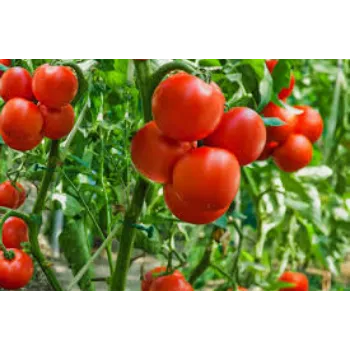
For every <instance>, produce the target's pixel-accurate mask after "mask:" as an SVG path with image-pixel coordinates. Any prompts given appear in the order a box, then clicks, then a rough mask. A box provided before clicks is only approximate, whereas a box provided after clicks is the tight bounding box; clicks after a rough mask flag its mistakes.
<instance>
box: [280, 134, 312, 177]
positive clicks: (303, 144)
mask: <svg viewBox="0 0 350 350" xmlns="http://www.w3.org/2000/svg"><path fill="white" fill-rule="evenodd" d="M312 153H313V148H312V143H311V142H310V141H309V140H308V139H307V138H306V137H305V136H304V135H298V134H293V135H291V136H289V138H288V139H287V141H286V142H285V143H284V144H283V145H281V146H279V147H277V148H276V150H275V151H274V152H273V159H274V161H275V163H276V165H277V166H278V167H279V168H280V169H281V170H283V171H285V172H290V173H291V172H294V171H297V170H300V169H302V168H305V167H306V166H307V165H308V164H309V163H310V162H311V160H312Z"/></svg>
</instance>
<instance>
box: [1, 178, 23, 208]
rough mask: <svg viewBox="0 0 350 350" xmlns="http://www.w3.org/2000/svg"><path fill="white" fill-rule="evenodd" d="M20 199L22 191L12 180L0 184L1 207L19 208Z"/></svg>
mask: <svg viewBox="0 0 350 350" xmlns="http://www.w3.org/2000/svg"><path fill="white" fill-rule="evenodd" d="M19 201H20V193H19V191H18V190H17V189H16V188H15V187H14V186H13V185H12V184H11V182H10V181H5V182H3V183H2V184H0V207H5V208H9V209H17V208H18V204H19Z"/></svg>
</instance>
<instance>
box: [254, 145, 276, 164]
mask: <svg viewBox="0 0 350 350" xmlns="http://www.w3.org/2000/svg"><path fill="white" fill-rule="evenodd" d="M277 147H278V143H277V142H268V143H267V144H266V145H265V148H264V150H263V151H262V153H261V154H260V157H259V158H258V160H259V161H264V160H267V159H269V158H270V157H271V156H272V154H273V152H274V150H275V149H276V148H277Z"/></svg>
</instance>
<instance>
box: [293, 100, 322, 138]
mask: <svg viewBox="0 0 350 350" xmlns="http://www.w3.org/2000/svg"><path fill="white" fill-rule="evenodd" d="M295 108H297V109H300V110H302V111H303V112H304V113H303V114H300V115H298V118H297V124H296V127H295V132H296V133H297V134H302V135H304V136H306V137H307V138H308V139H309V140H310V141H311V142H312V143H315V142H316V141H318V139H319V138H320V137H321V136H322V133H323V120H322V117H321V116H320V114H319V113H318V112H317V111H316V110H314V109H313V108H311V107H309V106H296V107H295Z"/></svg>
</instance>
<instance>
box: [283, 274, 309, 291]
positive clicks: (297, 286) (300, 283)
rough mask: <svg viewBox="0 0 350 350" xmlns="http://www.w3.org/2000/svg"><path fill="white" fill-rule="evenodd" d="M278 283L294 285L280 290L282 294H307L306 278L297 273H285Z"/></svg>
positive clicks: (307, 284)
mask: <svg viewBox="0 0 350 350" xmlns="http://www.w3.org/2000/svg"><path fill="white" fill-rule="evenodd" d="M279 281H280V282H285V283H290V284H294V287H291V288H284V289H281V291H283V292H307V291H308V290H309V281H308V279H307V277H306V276H305V275H304V274H302V273H299V272H285V273H284V274H283V275H282V276H281V277H280V279H279Z"/></svg>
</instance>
